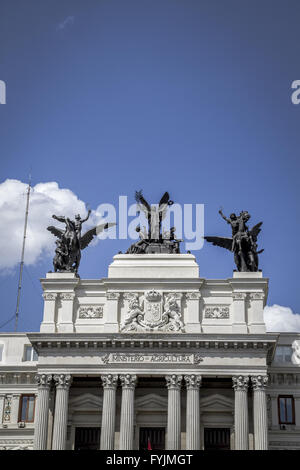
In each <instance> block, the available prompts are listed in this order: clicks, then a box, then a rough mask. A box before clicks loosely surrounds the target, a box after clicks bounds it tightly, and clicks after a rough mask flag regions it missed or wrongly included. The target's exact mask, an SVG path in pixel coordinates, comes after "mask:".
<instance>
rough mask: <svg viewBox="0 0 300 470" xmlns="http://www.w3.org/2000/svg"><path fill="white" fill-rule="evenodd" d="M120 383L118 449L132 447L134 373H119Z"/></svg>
mask: <svg viewBox="0 0 300 470" xmlns="http://www.w3.org/2000/svg"><path fill="white" fill-rule="evenodd" d="M120 380H121V385H122V404H121V423H120V450H132V449H133V431H134V390H135V386H136V381H137V377H136V375H131V374H126V375H120Z"/></svg>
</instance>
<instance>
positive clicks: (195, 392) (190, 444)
mask: <svg viewBox="0 0 300 470" xmlns="http://www.w3.org/2000/svg"><path fill="white" fill-rule="evenodd" d="M184 380H185V383H186V389H187V394H186V449H187V450H199V449H200V393H199V388H200V385H201V380H202V377H201V375H185V376H184Z"/></svg>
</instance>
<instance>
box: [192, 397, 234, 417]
mask: <svg viewBox="0 0 300 470" xmlns="http://www.w3.org/2000/svg"><path fill="white" fill-rule="evenodd" d="M200 409H201V411H203V412H210V411H211V412H220V413H221V412H230V413H231V412H233V411H234V402H233V400H231V399H230V398H227V397H224V396H223V395H219V394H218V393H215V394H214V395H211V396H209V397H205V398H202V399H201V400H200Z"/></svg>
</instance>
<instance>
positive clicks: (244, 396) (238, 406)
mask: <svg viewBox="0 0 300 470" xmlns="http://www.w3.org/2000/svg"><path fill="white" fill-rule="evenodd" d="M232 382H233V389H234V441H235V445H234V448H235V450H248V449H249V419H248V383H249V377H248V376H243V375H240V376H238V377H232Z"/></svg>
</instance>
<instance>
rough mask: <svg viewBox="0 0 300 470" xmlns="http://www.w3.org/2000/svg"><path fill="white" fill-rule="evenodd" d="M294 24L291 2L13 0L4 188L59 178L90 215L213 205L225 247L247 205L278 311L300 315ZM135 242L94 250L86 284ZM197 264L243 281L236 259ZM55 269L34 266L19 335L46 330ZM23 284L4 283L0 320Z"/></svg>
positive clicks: (212, 217)
mask: <svg viewBox="0 0 300 470" xmlns="http://www.w3.org/2000/svg"><path fill="white" fill-rule="evenodd" d="M299 13H300V4H299V2H298V1H293V0H290V1H289V2H284V1H276V0H272V1H269V0H260V1H256V0H251V1H248V0H244V1H240V0H239V1H238V0H236V1H235V0H227V1H226V2H224V1H222V0H207V1H201V0H185V1H183V0H151V1H147V0H126V1H125V0H88V1H85V2H82V1H79V0H70V1H68V0H52V1H49V0H47V1H46V0H44V1H43V2H41V1H40V0H36V1H33V0H27V1H26V2H24V1H18V0H15V1H13V2H12V1H2V2H1V14H0V44H1V49H0V80H4V81H5V83H6V87H7V103H6V104H5V105H0V149H1V157H2V158H1V181H0V182H1V183H2V182H4V181H5V180H6V179H7V178H10V179H15V180H20V181H22V182H26V181H27V179H28V173H29V171H30V169H31V172H32V178H33V184H34V185H35V184H37V183H45V182H52V181H55V182H57V183H58V185H59V187H61V188H68V189H69V190H71V191H72V192H73V193H74V194H76V195H77V196H78V198H79V199H80V200H82V201H84V202H85V203H88V204H89V205H90V207H91V208H92V209H95V208H96V207H97V206H98V205H99V204H100V203H102V202H109V203H112V204H115V205H116V206H117V203H118V197H119V195H128V197H129V198H131V201H132V202H133V195H134V191H135V190H136V189H141V188H143V190H144V194H145V195H146V196H148V198H149V200H150V201H152V202H157V200H158V199H159V198H160V197H161V195H162V193H163V192H164V191H165V190H168V191H169V192H170V195H171V198H172V199H173V200H175V201H176V202H178V203H180V204H183V203H194V204H196V203H202V204H205V232H206V234H207V235H224V236H229V233H230V231H229V228H228V226H227V224H226V223H225V222H224V221H222V219H221V218H220V216H219V215H218V209H219V207H220V206H223V208H224V212H225V213H226V214H229V213H231V212H233V211H236V212H239V211H240V210H242V209H244V210H248V211H249V212H250V213H251V214H252V219H251V221H252V222H253V224H255V223H257V222H259V221H261V220H263V222H264V224H263V231H262V233H261V236H260V239H259V246H260V247H263V248H265V252H264V253H263V254H262V255H261V265H260V267H261V268H262V269H263V273H264V276H265V277H269V278H270V292H269V299H268V304H269V305H271V304H273V303H276V304H280V305H284V306H287V307H291V308H292V309H293V311H294V312H299V288H298V266H299V262H300V259H299V248H298V234H299V231H300V230H299V229H300V217H299V215H300V214H299V181H298V179H299V154H298V149H299V144H300V132H299V123H300V105H298V106H297V105H294V104H292V102H291V94H292V90H291V83H292V82H293V81H294V80H297V79H300V67H299V57H300V29H299ZM22 203H23V204H24V205H25V197H24V201H23V202H22ZM24 207H25V206H24ZM0 216H1V214H0ZM49 222H51V220H49ZM30 223H31V221H30V218H29V225H30ZM1 230H5V227H1ZM294 240H295V241H294ZM130 243H131V242H130V241H123V240H109V241H105V242H104V241H103V242H100V243H99V244H98V245H97V246H94V247H89V248H88V249H87V250H86V252H84V256H83V259H82V263H81V268H80V274H81V277H83V278H99V277H105V276H106V275H107V267H108V264H109V263H110V262H111V261H112V257H113V255H114V254H116V253H117V252H118V251H119V250H123V251H124V250H126V248H127V247H128V245H129V244H130ZM15 248H16V250H17V249H19V251H20V253H21V246H20V247H19V248H18V247H15ZM194 254H195V255H196V257H197V261H198V263H199V265H200V275H201V276H202V277H207V278H224V277H225V278H227V277H231V276H232V269H233V268H234V265H233V260H232V256H231V254H230V253H229V252H225V250H221V249H220V248H217V247H213V246H210V245H208V244H205V245H204V248H203V249H202V250H200V251H198V252H195V253H194ZM50 269H52V260H51V257H50V256H49V255H48V254H47V255H46V254H45V256H43V257H42V258H40V259H39V260H38V262H37V263H35V264H31V265H28V266H27V267H26V269H25V272H24V283H23V290H22V297H21V314H20V323H19V330H21V331H30V330H34V331H38V329H39V324H40V321H41V318H42V297H41V288H40V285H39V280H38V279H39V278H41V277H44V276H45V273H46V272H47V271H48V270H50ZM17 279H18V276H17V269H13V270H10V272H9V273H7V272H4V273H2V275H1V276H0V293H1V300H2V308H1V314H0V319H1V320H0V321H1V324H2V323H3V322H5V321H6V319H9V318H10V317H11V316H12V315H13V313H14V310H15V303H16V292H17ZM13 326H14V325H13V322H11V323H9V324H7V325H6V326H5V327H4V328H2V330H1V331H5V330H7V331H10V330H12V329H13Z"/></svg>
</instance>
